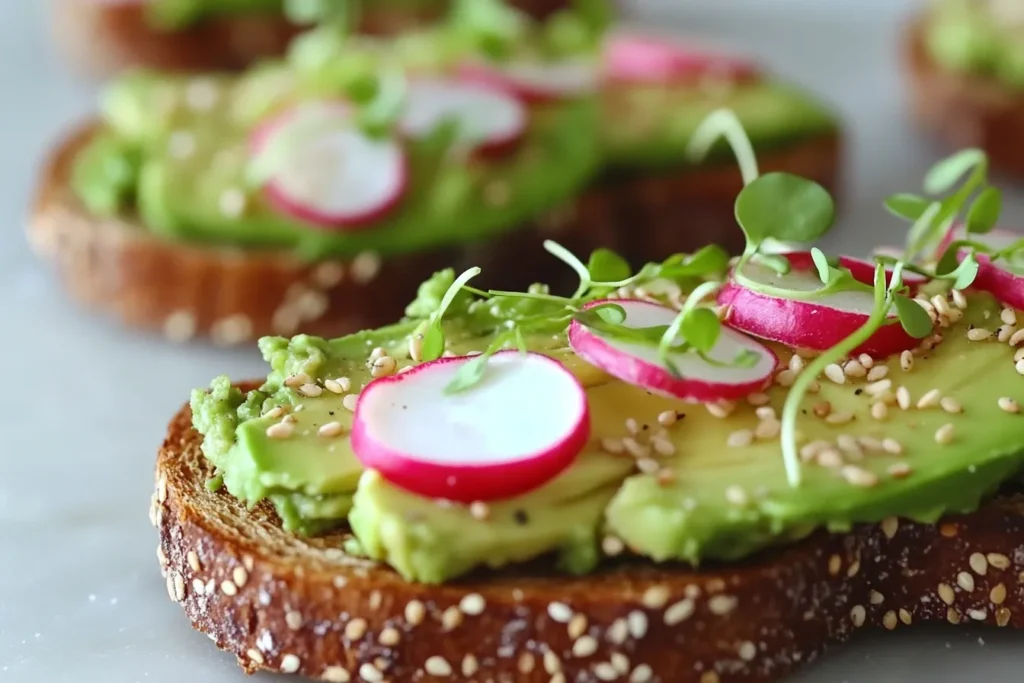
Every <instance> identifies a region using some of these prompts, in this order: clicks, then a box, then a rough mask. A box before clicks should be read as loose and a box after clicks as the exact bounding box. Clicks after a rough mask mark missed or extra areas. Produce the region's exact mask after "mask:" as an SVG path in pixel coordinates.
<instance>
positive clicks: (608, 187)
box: [28, 123, 839, 345]
mask: <svg viewBox="0 0 1024 683" xmlns="http://www.w3.org/2000/svg"><path fill="white" fill-rule="evenodd" d="M96 130H97V124H96V123H90V124H87V125H84V126H81V127H79V128H77V129H75V130H74V131H72V132H71V134H70V135H69V136H68V137H67V138H66V139H65V141H64V142H63V143H62V144H61V145H59V146H58V147H57V148H56V149H55V150H54V152H53V154H52V155H51V157H50V158H49V159H48V161H47V162H46V164H45V166H44V169H43V173H42V178H41V182H40V186H39V188H38V192H37V195H36V199H35V203H34V206H33V211H32V217H31V220H30V222H29V226H28V236H29V241H30V242H31V244H32V245H33V248H34V249H35V251H36V253H37V254H39V255H40V256H41V257H42V258H44V259H45V260H48V261H50V262H51V263H52V264H53V265H54V266H55V268H56V270H57V274H58V276H59V278H60V279H61V280H62V282H63V284H64V287H65V289H66V290H67V291H68V292H69V293H70V294H71V295H72V296H73V297H74V298H75V299H76V300H77V301H78V302H79V303H81V304H82V305H84V306H86V307H88V308H92V309H96V310H98V311H101V312H104V313H106V314H108V315H111V316H113V317H114V318H116V319H119V320H120V321H121V322H123V323H125V324H127V325H129V326H132V327H137V328H141V329H145V330H152V331H159V332H162V333H163V334H164V335H165V336H166V337H167V338H168V339H170V340H172V341H185V340H188V339H192V338H194V337H204V338H205V337H209V338H212V340H213V341H214V342H215V343H217V344H222V345H235V344H242V343H247V342H251V341H252V340H254V339H257V338H259V337H261V336H264V335H270V334H283V335H292V334H296V333H298V332H302V333H307V334H313V335H319V336H326V337H336V336H341V335H344V334H349V333H352V332H356V331H359V330H363V329H369V328H375V327H380V326H382V325H386V324H388V323H390V322H392V321H394V320H396V319H397V318H399V317H401V315H402V314H403V309H404V306H405V305H406V304H407V303H408V302H409V301H411V300H412V298H413V297H414V296H415V292H416V287H417V286H418V285H419V283H420V282H422V281H423V280H425V279H427V278H428V277H430V275H431V274H432V273H434V272H436V271H438V270H441V269H443V268H447V267H454V268H456V269H457V270H464V269H466V268H470V267H473V266H479V267H481V268H482V269H483V274H482V275H481V277H480V281H481V283H482V284H483V285H484V286H486V285H491V286H500V287H502V288H525V287H527V286H529V285H530V284H531V283H533V282H548V283H550V284H551V285H552V288H553V290H554V291H556V292H568V291H571V290H572V289H574V287H575V282H574V281H572V278H573V277H574V275H573V273H572V271H571V270H570V269H569V268H567V267H566V266H564V265H563V264H562V263H561V262H560V261H558V260H557V259H555V258H553V257H551V256H550V255H548V254H547V253H546V252H545V251H544V249H543V246H542V243H543V241H544V240H545V239H549V238H550V239H555V240H557V241H558V242H559V243H561V244H562V245H563V246H565V247H566V248H568V249H569V250H571V251H573V252H574V253H576V254H579V255H580V256H581V257H585V256H586V255H587V254H589V253H590V252H591V251H593V250H594V249H596V248H597V247H607V248H610V249H614V250H616V251H618V252H620V253H623V254H625V255H626V256H627V257H628V258H629V259H630V260H631V261H632V262H633V263H634V265H638V266H639V265H641V264H643V263H644V262H646V261H651V260H659V259H662V258H664V257H665V255H666V254H671V253H676V252H680V251H686V252H688V251H692V250H695V249H697V248H699V247H702V246H704V245H705V244H708V243H718V244H721V245H723V246H724V247H726V248H727V249H728V250H729V251H730V252H732V253H738V252H739V251H741V250H742V248H743V244H744V242H743V236H742V233H740V231H739V229H738V228H737V227H736V223H735V220H734V219H733V202H734V201H735V196H736V193H737V192H738V191H739V189H740V188H741V187H742V181H741V179H740V174H739V171H738V170H737V169H734V168H733V167H731V166H724V165H723V166H720V167H708V168H706V169H697V170H686V171H682V172H677V173H665V174H663V175H658V176H653V177H652V176H644V175H640V174H638V175H633V176H628V177H623V176H620V177H616V178H608V179H606V180H604V181H602V182H600V183H598V184H597V185H596V186H595V187H593V188H592V189H591V190H589V191H587V192H585V193H584V194H583V195H582V196H580V197H577V198H575V199H573V200H571V201H570V202H568V203H567V204H566V205H565V206H563V207H562V208H560V209H559V210H556V211H552V212H550V213H549V214H548V215H545V216H541V217H539V218H538V219H537V220H535V221H534V222H533V223H531V224H529V225H525V226H519V227H518V228H515V229H513V230H510V231H509V232H507V233H506V234H504V235H502V236H499V237H497V238H496V239H493V240H490V241H487V242H484V243H481V244H476V245H461V246H455V247H449V248H444V249H436V250H431V251H426V252H420V253H415V254H407V255H402V256H396V257H389V258H387V259H383V260H382V259H380V258H379V257H377V256H376V255H375V254H372V253H365V254H361V255H357V256H356V257H355V258H354V259H352V260H350V261H345V262H342V261H325V262H320V263H309V262H307V261H303V260H300V259H299V258H297V257H296V256H294V255H293V254H291V253H290V252H283V251H272V250H268V251H258V250H241V249H231V248H224V247H211V246H204V245H198V244H193V243H186V242H171V241H168V240H166V239H163V238H161V237H158V236H156V235H154V234H153V233H151V232H149V231H147V230H146V229H145V228H144V227H143V226H141V224H139V222H138V221H137V220H136V219H135V218H134V217H133V216H125V217H121V218H98V217H96V216H93V215H91V214H90V213H89V212H88V211H87V210H86V208H85V207H84V206H83V205H82V203H81V202H80V201H79V200H78V198H77V197H76V196H75V194H74V193H73V192H72V190H71V187H70V174H71V168H72V164H73V162H74V158H75V155H76V154H77V153H78V152H79V151H80V150H81V149H82V147H83V146H84V145H85V144H87V143H88V141H89V139H90V137H91V136H92V135H94V134H95V131H96ZM838 163H839V138H838V136H834V135H830V136H822V137H819V138H814V139H810V140H807V141H805V142H803V143H799V144H796V145H794V146H792V147H790V148H787V149H783V150H778V151H776V152H775V153H773V154H770V155H766V156H765V157H764V158H763V159H762V160H761V165H762V167H763V168H764V169H766V170H768V169H787V170H790V171H792V172H795V173H803V174H806V175H808V176H809V177H812V178H816V179H819V180H820V181H821V182H823V183H824V184H825V185H826V187H828V188H829V189H832V190H833V191H834V190H835V185H836V175H837V167H838ZM379 283H386V286H379Z"/></svg>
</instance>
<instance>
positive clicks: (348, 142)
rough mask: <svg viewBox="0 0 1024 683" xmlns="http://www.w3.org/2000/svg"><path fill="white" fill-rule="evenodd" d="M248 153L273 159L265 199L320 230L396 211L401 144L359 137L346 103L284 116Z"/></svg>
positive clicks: (401, 186) (402, 167) (401, 189)
mask: <svg viewBox="0 0 1024 683" xmlns="http://www.w3.org/2000/svg"><path fill="white" fill-rule="evenodd" d="M252 149H253V152H254V153H255V154H256V155H261V154H266V155H269V156H271V157H272V158H271V163H272V164H273V171H272V172H271V174H270V177H269V180H268V182H267V183H266V186H265V192H266V196H267V199H268V201H269V202H270V203H271V204H272V205H273V206H274V207H275V208H276V209H277V210H279V211H281V212H282V213H284V214H287V215H289V216H292V217H294V218H297V219H299V220H301V221H303V222H306V223H309V224H311V225H314V226H317V227H321V228H325V229H355V228H359V227H366V226H368V225H370V224H372V223H373V222H374V221H376V220H378V219H379V218H381V217H382V216H384V215H385V214H387V213H388V212H389V211H391V210H392V209H393V208H395V206H397V205H398V203H399V202H400V201H401V199H402V197H403V195H404V194H405V190H406V187H407V185H408V178H407V170H406V159H405V153H404V151H403V150H402V148H401V146H400V145H399V144H398V142H396V141H395V140H390V139H375V138H372V137H370V136H368V135H366V134H365V133H363V131H361V130H360V129H359V128H358V127H357V126H356V125H355V122H354V121H353V119H352V116H351V113H350V110H349V109H348V107H346V106H345V105H343V104H338V103H322V102H321V103H315V104H308V105H304V106H301V107H298V108H296V109H293V110H291V111H288V112H286V113H284V114H282V115H281V116H279V117H278V118H276V119H274V120H272V121H270V122H269V123H267V124H265V125H264V126H262V127H260V128H259V129H258V130H257V131H256V132H255V133H254V135H253V138H252Z"/></svg>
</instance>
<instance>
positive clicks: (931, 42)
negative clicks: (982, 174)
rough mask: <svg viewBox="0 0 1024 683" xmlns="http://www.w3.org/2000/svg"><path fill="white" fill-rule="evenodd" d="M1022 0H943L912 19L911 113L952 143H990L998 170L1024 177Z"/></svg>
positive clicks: (906, 49)
mask: <svg viewBox="0 0 1024 683" xmlns="http://www.w3.org/2000/svg"><path fill="white" fill-rule="evenodd" d="M1022 21H1024V17H1022V15H1021V13H1020V7H1019V6H1018V5H1017V4H1016V3H1008V2H996V1H994V0H935V1H934V2H933V3H932V5H931V6H930V7H929V8H928V9H927V10H926V11H925V12H924V13H923V14H922V15H921V16H920V17H918V18H917V19H915V20H914V21H913V22H912V23H911V24H909V25H908V26H907V30H906V32H905V36H904V41H903V42H904V45H903V54H904V64H905V69H906V71H907V75H908V78H909V81H910V85H911V90H910V95H911V101H910V104H911V108H912V109H911V113H912V115H913V117H914V119H915V120H916V121H917V123H918V125H919V126H920V127H921V128H922V130H925V131H927V132H928V133H929V134H930V135H932V136H934V137H935V138H936V139H938V140H939V141H941V142H942V143H943V144H945V145H948V146H951V147H966V146H973V147H979V148H981V149H984V150H985V152H986V153H987V154H988V155H989V157H990V158H991V160H992V165H993V167H994V168H995V169H997V170H999V171H1001V172H1003V173H1006V174H1008V175H1012V176H1014V177H1016V178H1020V177H1024V137H1022V136H1021V135H1020V132H1019V131H1020V130H1021V127H1022V126H1024V89H1022V88H1024V68H1022V66H1021V64H1022V63H1024V62H1022V60H1021V42H1020V34H1021V31H1022V27H1024V23H1022Z"/></svg>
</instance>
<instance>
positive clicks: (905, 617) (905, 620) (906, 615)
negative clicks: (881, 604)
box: [900, 608, 912, 626]
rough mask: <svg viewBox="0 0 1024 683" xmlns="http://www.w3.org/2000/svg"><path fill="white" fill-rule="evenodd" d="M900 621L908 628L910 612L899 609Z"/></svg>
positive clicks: (910, 619)
mask: <svg viewBox="0 0 1024 683" xmlns="http://www.w3.org/2000/svg"><path fill="white" fill-rule="evenodd" d="M900 621H902V622H903V623H904V624H906V625H907V626H910V622H911V621H912V618H911V616H910V612H908V611H907V610H905V609H902V608H901V609H900Z"/></svg>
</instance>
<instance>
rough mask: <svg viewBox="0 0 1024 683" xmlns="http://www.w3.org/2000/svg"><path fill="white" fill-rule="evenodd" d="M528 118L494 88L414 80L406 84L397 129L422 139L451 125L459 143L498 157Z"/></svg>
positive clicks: (520, 134)
mask: <svg viewBox="0 0 1024 683" xmlns="http://www.w3.org/2000/svg"><path fill="white" fill-rule="evenodd" d="M528 116H529V114H528V112H527V110H526V107H525V106H524V105H523V103H522V102H520V101H519V100H518V99H517V98H515V97H514V96H512V95H510V94H509V93H507V92H505V91H504V90H500V89H498V88H496V87H493V86H490V85H486V84H483V83H474V82H462V81H455V80H443V79H418V80H414V81H412V82H411V83H410V84H409V89H408V93H407V102H406V110H405V114H404V115H403V117H402V121H401V128H402V130H403V132H404V133H405V134H407V135H409V136H411V137H423V136H426V135H429V134H431V133H432V132H434V131H435V130H436V129H437V128H438V127H439V126H440V125H442V124H444V123H445V122H447V121H454V122H455V124H456V126H457V127H458V132H457V135H458V140H459V141H460V142H462V143H465V144H468V145H470V146H471V147H473V148H475V149H478V150H479V151H480V152H482V153H485V154H499V153H502V152H506V151H510V150H511V149H513V148H514V147H515V145H516V144H517V143H518V142H519V141H520V140H521V139H522V137H523V134H524V132H525V131H526V126H527V121H528Z"/></svg>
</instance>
